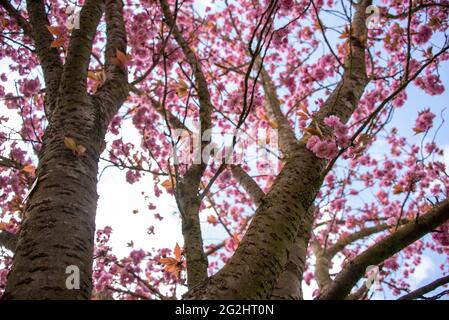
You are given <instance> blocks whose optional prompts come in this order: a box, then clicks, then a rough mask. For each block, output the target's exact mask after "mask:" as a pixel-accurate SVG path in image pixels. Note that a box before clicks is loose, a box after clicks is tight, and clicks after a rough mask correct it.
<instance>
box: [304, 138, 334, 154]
mask: <svg viewBox="0 0 449 320" xmlns="http://www.w3.org/2000/svg"><path fill="white" fill-rule="evenodd" d="M307 149H309V150H310V151H312V152H313V153H314V154H315V155H316V156H317V157H318V158H324V159H332V158H334V157H335V156H336V155H337V153H338V148H337V144H336V143H335V141H333V140H325V141H321V139H320V138H319V137H317V136H312V137H310V138H309V140H308V141H307Z"/></svg>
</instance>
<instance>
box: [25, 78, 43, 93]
mask: <svg viewBox="0 0 449 320" xmlns="http://www.w3.org/2000/svg"><path fill="white" fill-rule="evenodd" d="M40 88H41V82H40V81H39V78H36V79H31V80H28V79H25V80H23V84H22V86H21V88H20V91H21V92H22V93H23V95H24V96H25V97H28V98H29V97H31V96H32V95H33V94H35V93H37V92H38V91H39V89H40Z"/></svg>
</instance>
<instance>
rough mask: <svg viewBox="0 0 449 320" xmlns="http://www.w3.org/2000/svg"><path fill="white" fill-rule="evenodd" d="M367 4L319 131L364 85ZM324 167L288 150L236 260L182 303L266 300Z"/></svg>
mask: <svg viewBox="0 0 449 320" xmlns="http://www.w3.org/2000/svg"><path fill="white" fill-rule="evenodd" d="M370 4H371V1H362V3H361V4H360V5H358V6H357V12H356V14H355V17H354V22H353V23H354V28H353V30H352V31H353V33H352V35H351V43H350V47H351V54H350V55H349V57H348V59H347V61H346V65H345V72H344V74H343V77H342V80H341V81H340V83H339V85H338V86H337V88H336V89H335V91H334V92H333V93H332V94H331V95H330V96H329V98H328V99H327V101H326V103H325V104H324V106H323V107H322V108H321V110H320V111H319V112H318V114H317V121H318V124H319V125H320V126H323V127H324V125H323V120H324V118H326V117H327V116H329V115H337V116H338V117H340V119H341V121H342V122H347V121H348V119H349V117H350V116H351V114H352V112H353V111H354V110H355V108H356V107H357V104H358V102H359V100H360V97H361V96H362V93H363V91H364V89H365V86H366V85H367V83H368V78H367V76H366V69H365V42H364V41H366V26H365V9H366V7H367V6H368V5H370ZM363 36H364V38H363ZM361 39H362V40H361ZM363 39H365V40H363ZM279 119H280V117H279ZM329 130H330V129H329ZM325 165H326V161H324V160H323V159H318V158H317V157H316V156H315V155H314V154H313V153H312V152H310V151H309V150H308V149H307V148H306V146H305V143H304V142H302V141H301V142H299V143H296V142H295V143H294V144H292V145H290V146H289V147H288V153H287V155H286V159H285V165H284V167H283V169H282V170H281V172H280V174H279V175H278V177H277V178H276V180H275V182H274V184H273V186H272V188H271V190H270V191H269V192H268V194H267V195H266V196H265V197H264V198H263V199H262V204H261V205H260V206H259V207H258V208H257V210H256V213H255V215H254V219H253V221H252V222H251V225H250V227H249V229H248V231H247V233H246V234H245V237H244V238H243V240H242V242H241V243H240V245H239V247H238V248H237V250H236V252H235V254H234V256H233V257H232V258H231V259H230V261H229V262H228V263H227V264H226V265H225V266H224V267H223V269H221V270H220V271H219V272H218V273H217V274H215V275H214V276H212V277H211V278H209V279H207V280H206V281H205V282H204V283H202V284H201V285H199V286H197V287H195V288H193V289H191V290H189V292H188V293H187V294H186V295H185V296H184V298H186V299H268V298H270V297H271V294H272V292H273V290H274V288H275V286H276V283H277V280H278V278H279V275H280V274H281V272H282V271H283V268H284V267H285V266H286V264H287V261H288V253H289V250H290V248H291V246H292V245H293V243H294V240H295V239H296V235H297V234H298V232H300V234H301V236H302V237H306V235H307V236H308V233H307V232H306V229H307V230H308V229H309V228H310V225H309V226H308V228H305V227H304V226H306V225H307V224H308V223H306V221H307V219H308V214H307V213H308V212H309V208H310V207H311V205H312V204H313V201H314V199H315V196H316V194H317V192H318V190H319V188H320V186H321V183H322V172H323V170H324V168H325ZM301 227H303V228H304V230H302V232H301V231H300V230H301Z"/></svg>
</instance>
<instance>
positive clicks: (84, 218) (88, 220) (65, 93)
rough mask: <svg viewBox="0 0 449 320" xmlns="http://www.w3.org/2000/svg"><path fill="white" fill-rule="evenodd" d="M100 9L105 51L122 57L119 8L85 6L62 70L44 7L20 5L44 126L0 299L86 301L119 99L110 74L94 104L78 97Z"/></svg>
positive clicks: (121, 94) (117, 72)
mask: <svg viewBox="0 0 449 320" xmlns="http://www.w3.org/2000/svg"><path fill="white" fill-rule="evenodd" d="M105 4H106V22H107V27H108V32H107V38H108V39H107V40H108V48H110V49H109V51H108V50H107V51H108V52H112V51H114V52H115V50H116V49H120V50H122V51H123V52H126V39H125V32H124V28H123V17H122V11H121V10H122V3H121V1H111V0H109V1H96V0H88V1H86V2H85V4H84V6H83V9H82V10H81V16H80V29H78V30H74V31H73V33H72V35H71V38H70V44H69V50H68V54H67V57H66V61H65V64H64V66H62V63H61V61H60V58H59V53H58V52H57V50H56V49H52V48H50V43H51V40H52V37H51V35H50V33H49V32H48V31H47V28H46V25H48V21H47V19H46V14H45V8H44V2H43V1H27V10H28V12H29V16H30V23H31V25H32V30H33V33H32V34H33V40H34V42H35V44H36V50H37V55H38V57H39V59H40V62H41V65H42V68H43V70H44V77H45V82H46V85H47V99H46V107H47V108H46V109H47V111H48V112H49V114H48V116H49V125H48V127H47V129H46V130H45V133H44V136H43V139H42V141H43V144H42V148H41V151H40V153H39V165H38V167H37V170H36V177H37V184H36V187H35V189H34V190H33V192H32V194H31V196H30V198H29V199H28V202H27V204H26V208H25V217H24V220H23V222H22V225H21V230H20V236H19V240H18V244H17V248H16V252H15V255H14V259H13V266H12V269H11V272H10V273H9V276H8V282H7V286H6V289H5V293H4V295H3V299H90V298H91V290H92V262H93V246H94V234H95V213H96V207H97V200H98V195H97V191H96V186H97V171H98V160H99V157H100V153H101V149H102V145H103V141H104V137H105V133H106V130H107V127H108V124H109V120H110V119H111V118H112V116H113V115H114V114H115V112H116V111H117V110H118V107H119V106H120V105H121V104H122V103H123V101H124V100H125V99H126V96H127V89H126V88H127V81H126V80H127V77H126V72H125V71H124V70H123V69H122V68H120V67H118V66H111V67H110V68H108V70H107V71H108V72H107V77H108V79H107V81H106V83H105V85H104V86H103V87H102V89H101V91H100V92H99V93H98V96H91V95H89V94H88V93H87V91H86V81H87V80H86V77H87V70H88V66H89V61H90V56H91V50H92V44H93V38H94V36H95V33H96V28H97V25H98V23H99V21H100V18H101V17H102V15H103V12H104V10H105ZM108 54H109V55H110V53H107V54H106V59H108ZM117 81H119V82H117ZM67 137H69V138H72V139H74V140H75V141H76V143H77V144H79V145H82V146H83V147H84V148H85V152H84V153H83V154H81V155H78V156H76V155H75V154H74V153H73V151H72V150H70V149H69V148H67V146H66V145H65V143H64V139H65V138H67ZM69 266H74V267H76V268H77V269H78V270H79V280H80V281H79V289H71V288H68V287H67V285H66V280H67V277H69V276H70V275H72V274H75V273H73V272H71V271H70V269H67V267H69ZM66 272H67V273H66Z"/></svg>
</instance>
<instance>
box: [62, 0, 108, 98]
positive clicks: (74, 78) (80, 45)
mask: <svg viewBox="0 0 449 320" xmlns="http://www.w3.org/2000/svg"><path fill="white" fill-rule="evenodd" d="M103 11H104V1H99V0H87V1H86V2H85V4H84V6H83V8H82V9H81V12H80V25H79V29H77V28H75V29H74V30H73V31H72V35H71V37H70V43H69V48H68V52H67V57H66V61H65V64H64V72H63V74H62V79H61V81H62V82H61V83H62V87H61V90H62V93H63V94H62V105H64V102H65V101H67V99H68V98H69V97H71V96H72V95H79V94H82V95H84V96H85V97H87V91H86V87H87V71H88V68H89V63H90V59H91V53H92V46H93V40H94V37H95V34H96V31H97V26H98V24H99V22H100V19H101V17H102V15H103Z"/></svg>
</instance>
